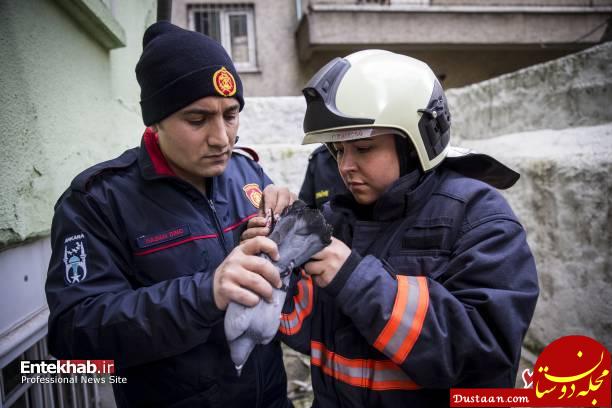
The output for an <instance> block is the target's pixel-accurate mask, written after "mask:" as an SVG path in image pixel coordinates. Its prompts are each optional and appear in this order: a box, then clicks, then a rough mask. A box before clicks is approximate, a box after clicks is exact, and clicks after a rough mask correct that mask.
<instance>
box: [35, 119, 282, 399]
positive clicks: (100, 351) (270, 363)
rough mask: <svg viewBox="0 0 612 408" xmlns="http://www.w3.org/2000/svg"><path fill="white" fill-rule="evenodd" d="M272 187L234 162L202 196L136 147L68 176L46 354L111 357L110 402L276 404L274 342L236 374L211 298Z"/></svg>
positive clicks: (278, 358) (156, 155)
mask: <svg viewBox="0 0 612 408" xmlns="http://www.w3.org/2000/svg"><path fill="white" fill-rule="evenodd" d="M270 183H271V181H270V180H269V178H268V177H267V176H266V175H265V174H264V172H263V170H262V169H261V168H260V167H259V165H257V164H256V163H255V162H253V161H252V160H250V159H248V158H246V157H244V156H241V155H236V154H234V155H233V156H232V158H231V159H230V161H229V164H228V166H227V168H226V170H225V172H224V173H223V174H222V175H220V176H218V177H215V178H213V181H212V194H211V197H210V199H208V198H207V197H205V196H204V195H202V194H201V193H200V192H199V191H198V190H197V189H195V188H194V187H193V186H191V185H190V184H188V183H186V182H184V181H182V180H180V179H179V178H177V177H176V176H174V175H173V173H172V171H171V170H170V168H169V167H168V165H167V162H166V161H165V160H164V158H163V155H162V154H161V151H160V150H159V147H158V145H157V143H156V135H155V134H153V133H152V132H150V131H147V132H145V135H144V137H143V140H142V144H141V147H140V148H135V149H132V150H128V151H126V152H125V153H123V155H121V156H120V157H119V158H117V159H114V160H111V161H108V162H105V163H101V164H98V165H96V166H94V167H92V168H90V169H88V170H85V171H84V172H83V173H82V174H80V175H79V176H77V177H76V178H75V179H74V181H73V182H72V184H71V186H70V188H69V189H68V190H67V191H66V192H65V193H64V195H63V196H62V197H61V198H60V200H59V201H58V203H57V205H56V209H55V216H54V218H53V225H52V229H51V242H52V246H53V248H52V249H53V253H52V256H51V262H50V265H49V273H48V278H47V283H46V293H47V301H48V303H49V309H50V311H51V315H50V317H49V347H50V350H51V354H53V355H54V356H55V357H58V358H62V359H114V360H115V364H116V366H117V370H116V375H119V376H123V377H127V384H121V385H116V384H115V385H114V391H115V399H116V400H117V403H118V405H119V406H130V407H132V406H147V407H149V406H187V407H195V406H197V407H208V406H214V407H218V406H223V407H224V408H228V407H243V406H259V407H268V406H272V407H285V406H288V404H289V403H288V400H287V397H286V376H285V371H284V367H283V363H282V355H281V349H280V346H279V344H278V342H272V343H271V344H269V345H266V346H258V347H257V348H256V349H255V351H254V352H253V353H252V354H251V357H250V358H249V360H248V362H247V364H246V366H245V367H244V369H243V370H242V375H241V376H240V377H238V376H237V375H236V371H235V369H234V365H233V363H232V361H231V359H230V353H229V349H228V346H227V342H226V339H225V335H224V330H223V316H224V314H223V312H222V311H220V310H219V309H217V307H216V306H215V303H214V300H213V292H212V282H213V272H214V270H215V269H216V267H217V266H218V265H219V264H220V263H221V262H222V261H223V259H224V258H225V257H226V255H227V254H228V253H229V252H230V251H231V250H232V248H233V247H234V246H235V245H237V243H238V242H239V237H240V234H241V233H242V231H243V230H244V228H246V222H247V221H248V220H249V219H250V218H251V217H253V216H254V215H255V214H256V212H257V208H258V205H259V200H260V199H261V191H262V190H263V188H264V187H265V186H266V185H267V184H270Z"/></svg>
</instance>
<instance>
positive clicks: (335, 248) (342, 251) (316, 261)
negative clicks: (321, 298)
mask: <svg viewBox="0 0 612 408" xmlns="http://www.w3.org/2000/svg"><path fill="white" fill-rule="evenodd" d="M350 254H351V249H350V248H349V247H347V246H346V244H345V243H344V242H342V241H340V240H339V239H336V238H332V242H331V244H329V245H328V246H326V247H325V248H323V249H322V250H321V251H319V252H317V253H316V254H314V255H313V257H312V261H310V262H307V263H306V264H305V265H304V271H305V272H306V273H307V274H308V275H310V276H312V278H313V280H314V281H315V283H316V284H317V285H318V286H320V287H322V288H324V287H325V286H327V285H329V283H330V282H331V281H332V280H333V279H334V278H335V277H336V274H337V273H338V271H339V270H340V268H341V267H342V265H344V262H346V260H347V259H348V257H349V255H350Z"/></svg>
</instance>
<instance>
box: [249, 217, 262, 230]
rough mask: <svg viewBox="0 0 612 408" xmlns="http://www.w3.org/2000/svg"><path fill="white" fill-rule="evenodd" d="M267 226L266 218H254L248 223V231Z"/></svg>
mask: <svg viewBox="0 0 612 408" xmlns="http://www.w3.org/2000/svg"><path fill="white" fill-rule="evenodd" d="M265 226H266V217H260V216H257V217H253V218H251V219H250V220H249V222H248V223H247V229H249V228H257V227H265Z"/></svg>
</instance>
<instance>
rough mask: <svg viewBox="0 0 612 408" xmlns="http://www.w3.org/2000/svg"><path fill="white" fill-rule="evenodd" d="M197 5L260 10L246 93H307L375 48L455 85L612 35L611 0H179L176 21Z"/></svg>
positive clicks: (246, 75)
mask: <svg viewBox="0 0 612 408" xmlns="http://www.w3.org/2000/svg"><path fill="white" fill-rule="evenodd" d="M189 4H227V5H230V4H231V5H239V4H252V5H253V6H254V10H255V36H256V42H257V72H241V73H240V75H241V78H242V80H243V82H244V84H245V92H246V95H247V96H283V95H288V96H291V95H300V94H301V89H302V88H303V86H304V85H305V84H306V82H307V81H308V80H309V79H310V78H311V77H312V75H313V74H314V73H315V72H316V71H317V70H318V69H319V68H321V66H323V65H324V64H325V63H327V62H328V61H330V60H331V59H333V58H335V57H342V56H345V55H348V54H350V53H352V52H355V51H358V50H361V49H366V48H382V49H388V50H391V51H395V52H399V53H403V54H406V55H410V56H413V57H415V58H419V59H421V60H424V61H425V62H427V63H428V64H429V65H430V66H431V67H432V68H433V70H434V72H436V74H437V75H438V76H439V78H440V79H441V80H442V83H443V86H444V87H445V88H447V89H448V88H455V87H461V86H465V85H468V84H472V83H475V82H479V81H482V80H486V79H489V78H493V77H495V76H498V75H501V74H504V73H507V72H512V71H515V70H517V69H520V68H524V67H527V66H530V65H533V64H537V63H541V62H545V61H549V60H553V59H555V58H559V57H561V56H564V55H567V54H570V53H573V52H577V51H579V50H582V49H584V48H587V47H590V46H592V45H594V44H597V43H599V42H601V41H604V40H605V39H606V38H607V39H612V28H610V21H612V20H609V19H610V17H611V16H612V0H385V1H382V0H381V1H380V2H376V1H365V0H297V1H295V0H280V1H279V0H252V1H250V2H239V1H237V0H219V1H213V0H174V2H173V12H172V20H173V22H174V23H176V24H178V25H180V26H182V27H188V18H187V7H188V5H189ZM296 8H297V10H296Z"/></svg>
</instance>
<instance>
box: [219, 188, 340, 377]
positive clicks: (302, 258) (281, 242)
mask: <svg viewBox="0 0 612 408" xmlns="http://www.w3.org/2000/svg"><path fill="white" fill-rule="evenodd" d="M268 237H269V238H270V239H272V240H273V241H274V242H276V244H277V245H278V252H279V256H280V259H279V260H278V261H272V260H270V258H269V257H268V256H267V255H265V254H260V256H262V257H264V258H266V259H268V260H270V262H272V264H273V265H274V266H276V267H277V268H278V270H279V272H280V276H281V280H282V282H283V286H282V287H281V288H280V289H274V293H273V295H272V302H270V303H268V302H266V301H265V300H260V301H259V303H258V304H257V305H255V306H253V307H246V306H243V305H241V304H238V303H234V302H230V304H229V305H228V307H227V311H226V313H225V336H226V338H227V341H228V344H229V348H230V351H231V356H232V361H233V362H234V364H235V366H236V371H237V372H238V375H240V372H241V370H242V367H243V366H244V363H245V362H246V361H247V359H248V358H249V355H250V354H251V351H252V350H253V348H254V347H255V346H256V345H257V344H268V343H269V342H270V341H271V340H272V339H273V338H274V336H275V335H276V332H277V331H278V326H279V325H280V315H281V310H282V308H283V304H284V303H285V297H286V296H287V291H288V290H289V284H290V281H291V271H292V270H293V269H294V268H296V267H299V266H302V265H303V264H304V263H306V262H307V261H308V260H309V259H310V257H312V256H313V255H314V254H316V253H317V252H319V251H320V250H322V249H323V248H325V247H326V246H327V245H329V244H330V243H331V227H330V226H329V225H328V224H327V223H326V222H325V219H324V218H323V215H322V214H321V212H320V211H319V210H314V209H310V208H308V207H307V206H306V204H304V202H303V201H299V200H297V201H295V202H294V203H293V204H291V205H290V206H289V207H287V208H286V209H285V210H284V211H283V213H282V214H281V216H280V217H279V219H278V220H276V222H275V224H274V225H273V226H272V232H271V233H270V235H269V236H268Z"/></svg>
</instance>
